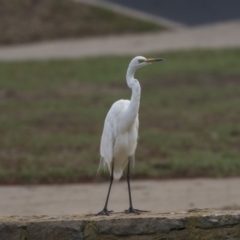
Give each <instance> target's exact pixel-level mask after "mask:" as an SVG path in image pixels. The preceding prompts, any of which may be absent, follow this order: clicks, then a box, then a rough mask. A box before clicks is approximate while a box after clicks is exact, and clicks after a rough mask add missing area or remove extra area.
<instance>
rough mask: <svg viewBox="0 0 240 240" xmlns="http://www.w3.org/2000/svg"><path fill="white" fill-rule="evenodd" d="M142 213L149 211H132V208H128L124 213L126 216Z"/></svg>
mask: <svg viewBox="0 0 240 240" xmlns="http://www.w3.org/2000/svg"><path fill="white" fill-rule="evenodd" d="M142 212H149V211H144V210H139V209H134V208H132V207H130V208H129V209H128V210H125V213H126V214H129V213H136V214H140V213H142Z"/></svg>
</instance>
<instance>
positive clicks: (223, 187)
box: [0, 178, 240, 216]
mask: <svg viewBox="0 0 240 240" xmlns="http://www.w3.org/2000/svg"><path fill="white" fill-rule="evenodd" d="M239 186H240V178H231V179H191V180H167V181H149V180H148V181H132V197H133V204H134V207H135V208H139V209H142V210H150V211H154V212H172V211H184V210H189V209H193V208H215V209H216V208H224V207H233V206H235V207H236V206H238V207H239V206H240V190H239ZM107 190H108V183H101V184H96V183H95V184H72V185H56V186H53V185H50V186H12V187H4V186H2V187H0V215H1V216H10V215H20V216H23V215H64V214H83V213H97V212H99V211H100V210H102V208H103V205H104V202H105V198H106V194H107ZM128 207H129V205H128V192H127V184H126V182H125V181H121V182H119V183H114V184H113V188H112V192H111V195H110V200H109V210H114V211H117V212H118V211H123V210H125V209H127V208H128Z"/></svg>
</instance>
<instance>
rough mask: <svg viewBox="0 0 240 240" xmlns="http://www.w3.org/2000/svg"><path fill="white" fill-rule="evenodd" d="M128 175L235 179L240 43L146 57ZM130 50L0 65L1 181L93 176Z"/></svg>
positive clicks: (239, 146)
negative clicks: (121, 53)
mask: <svg viewBox="0 0 240 240" xmlns="http://www.w3.org/2000/svg"><path fill="white" fill-rule="evenodd" d="M148 56H149V57H155V56H157V57H158V56H159V57H164V58H165V59H166V61H165V62H161V63H155V64H152V65H150V66H147V67H145V68H143V69H141V70H139V71H138V72H137V73H136V78H137V79H139V81H140V83H141V86H142V98H141V106H140V115H139V117H140V130H139V135H140V137H139V144H138V148H137V152H136V166H135V170H134V176H135V178H175V177H176V178H177V177H199V176H208V177H229V176H240V171H239V168H240V121H239V118H240V107H239V106H240V68H239V61H240V49H228V50H204V51H200V50H192V51H179V52H166V53H161V54H158V55H156V54H149V55H148ZM131 58H132V56H126V57H104V58H87V59H84V60H58V61H36V62H15V63H10V62H8V63H6V62H0V89H1V90H0V112H1V115H0V135H1V138H0V146H1V148H0V183H2V184H4V183H8V184H11V183H56V182H79V181H89V180H100V179H106V178H108V174H105V175H104V174H102V175H101V176H99V177H96V174H97V167H98V162H99V143H100V137H101V133H102V128H103V123H104V119H105V116H106V114H107V111H108V109H109V108H110V106H111V105H112V103H113V102H114V101H116V100H118V99H124V98H126V99H129V98H130V95H131V91H130V89H128V87H127V85H126V82H125V72H126V68H127V66H128V63H129V61H130V60H131Z"/></svg>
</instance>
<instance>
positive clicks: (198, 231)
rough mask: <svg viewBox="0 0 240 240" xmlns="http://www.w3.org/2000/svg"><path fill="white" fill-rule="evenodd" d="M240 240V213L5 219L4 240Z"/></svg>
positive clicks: (0, 223) (1, 221)
mask: <svg viewBox="0 0 240 240" xmlns="http://www.w3.org/2000/svg"><path fill="white" fill-rule="evenodd" d="M80 239H86V240H91V239H97V240H101V239H104V240H105V239H106V240H120V239H124V240H125V239H133V240H137V239H139V240H151V239H152V240H158V239H162V240H167V239H172V240H197V239H198V240H205V239H206V240H240V211H215V210H194V211H189V212H180V213H166V214H159V213H144V214H141V215H126V214H123V213H114V214H112V215H111V216H92V215H81V216H80V215H75V216H61V217H59V216H58V217H50V216H32V217H15V216H12V217H1V218H0V240H80Z"/></svg>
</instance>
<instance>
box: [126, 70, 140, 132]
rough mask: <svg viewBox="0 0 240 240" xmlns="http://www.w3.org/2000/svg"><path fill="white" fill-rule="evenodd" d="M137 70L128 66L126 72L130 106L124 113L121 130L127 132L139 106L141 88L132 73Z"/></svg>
mask: <svg viewBox="0 0 240 240" xmlns="http://www.w3.org/2000/svg"><path fill="white" fill-rule="evenodd" d="M136 70H137V68H135V67H131V66H129V68H128V70H127V75H126V79H127V85H128V87H129V88H131V89H132V96H131V100H130V104H129V105H128V107H127V109H126V112H125V116H124V119H125V122H124V126H122V127H123V129H124V130H128V129H129V128H130V127H131V126H132V124H133V123H134V121H135V120H136V117H137V116H138V110H139V106H140V97H141V86H140V84H139V82H138V80H137V79H135V78H134V73H135V71H136Z"/></svg>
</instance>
